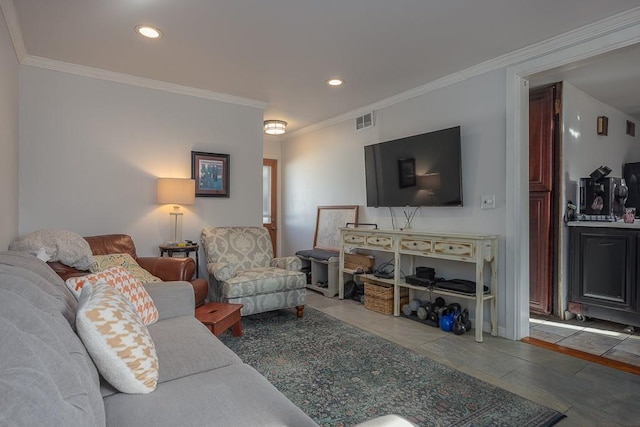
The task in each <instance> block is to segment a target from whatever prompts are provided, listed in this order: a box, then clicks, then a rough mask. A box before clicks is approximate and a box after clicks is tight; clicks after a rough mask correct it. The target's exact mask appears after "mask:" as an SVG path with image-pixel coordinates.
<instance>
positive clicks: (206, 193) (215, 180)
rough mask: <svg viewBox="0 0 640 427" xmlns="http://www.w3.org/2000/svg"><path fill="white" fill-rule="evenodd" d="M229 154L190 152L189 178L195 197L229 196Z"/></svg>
mask: <svg viewBox="0 0 640 427" xmlns="http://www.w3.org/2000/svg"><path fill="white" fill-rule="evenodd" d="M229 157H230V156H229V155H228V154H219V153H205V152H202V151H192V152H191V178H192V179H194V180H195V181H196V197H229V196H230V194H229V187H230V182H229Z"/></svg>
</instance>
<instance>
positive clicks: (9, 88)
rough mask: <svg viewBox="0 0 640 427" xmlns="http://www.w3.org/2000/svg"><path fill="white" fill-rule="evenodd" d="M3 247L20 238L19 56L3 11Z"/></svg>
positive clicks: (0, 183)
mask: <svg viewBox="0 0 640 427" xmlns="http://www.w3.org/2000/svg"><path fill="white" fill-rule="evenodd" d="M0 70H2V71H0V206H2V214H0V250H6V249H7V247H8V246H9V243H11V242H12V241H13V240H14V239H15V238H16V237H18V70H19V66H18V59H17V57H16V54H15V52H14V50H13V44H12V43H11V38H10V37H9V31H8V30H7V26H6V23H5V21H4V18H3V17H2V12H1V11H0Z"/></svg>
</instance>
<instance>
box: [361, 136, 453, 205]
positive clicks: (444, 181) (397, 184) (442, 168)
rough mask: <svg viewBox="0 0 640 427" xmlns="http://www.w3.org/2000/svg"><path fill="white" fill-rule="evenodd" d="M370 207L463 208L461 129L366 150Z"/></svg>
mask: <svg viewBox="0 0 640 427" xmlns="http://www.w3.org/2000/svg"><path fill="white" fill-rule="evenodd" d="M364 159H365V174H366V186H367V206H372V207H380V206H384V207H387V206H389V207H393V206H462V159H461V147H460V126H456V127H452V128H449V129H443V130H439V131H435V132H429V133H423V134H420V135H414V136H409V137H406V138H401V139H395V140H393V141H387V142H381V143H378V144H373V145H367V146H365V147H364Z"/></svg>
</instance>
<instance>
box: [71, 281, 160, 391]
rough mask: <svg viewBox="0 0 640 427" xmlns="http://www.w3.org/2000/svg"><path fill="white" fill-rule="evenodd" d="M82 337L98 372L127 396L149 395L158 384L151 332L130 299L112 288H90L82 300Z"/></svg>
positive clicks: (79, 317)
mask: <svg viewBox="0 0 640 427" xmlns="http://www.w3.org/2000/svg"><path fill="white" fill-rule="evenodd" d="M76 325H77V328H78V335H79V336H80V339H81V340H82V343H83V344H84V346H85V347H86V348H87V351H88V352H89V354H90V355H91V358H92V359H93V361H94V362H95V364H96V367H97V368H98V371H100V374H102V376H103V377H104V379H105V380H107V381H108V382H109V383H110V384H111V385H112V386H114V387H115V388H116V389H118V390H120V391H121V392H123V393H139V394H146V393H150V392H152V391H153V390H155V389H156V385H157V383H158V356H157V354H156V348H155V345H154V343H153V340H152V339H151V335H150V334H149V330H148V329H147V327H146V326H145V325H144V324H143V323H142V321H141V320H140V316H138V313H137V312H136V311H135V309H134V308H133V307H131V304H129V301H127V298H126V297H125V296H124V295H122V294H121V293H120V292H118V291H117V290H115V289H114V288H113V287H111V286H110V285H109V284H107V283H106V282H103V281H98V282H96V283H95V284H86V285H85V286H83V287H82V293H81V295H80V299H79V300H78V314H77V315H76Z"/></svg>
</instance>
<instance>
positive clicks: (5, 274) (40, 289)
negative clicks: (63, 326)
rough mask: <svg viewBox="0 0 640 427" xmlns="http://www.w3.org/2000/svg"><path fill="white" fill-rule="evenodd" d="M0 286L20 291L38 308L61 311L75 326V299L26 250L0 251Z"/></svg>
mask: <svg viewBox="0 0 640 427" xmlns="http://www.w3.org/2000/svg"><path fill="white" fill-rule="evenodd" d="M0 274H2V280H1V282H0V287H2V288H4V289H7V290H13V291H14V292H16V293H18V294H21V295H23V296H24V297H25V298H27V299H28V300H29V301H31V303H32V304H34V305H35V306H36V307H38V308H39V309H41V310H44V311H47V312H50V313H52V314H55V313H58V314H61V315H62V316H63V317H64V318H65V319H67V321H68V322H69V324H70V325H71V327H72V328H75V322H76V308H77V302H76V299H75V298H74V297H73V295H72V294H71V292H70V291H69V289H67V287H66V286H65V284H64V282H63V281H62V279H61V278H60V276H58V275H57V274H56V273H55V272H54V271H53V270H52V269H51V268H50V267H49V266H48V265H47V264H46V263H44V262H43V261H41V260H39V259H38V258H36V257H35V256H33V255H31V254H28V253H26V252H16V251H5V252H0Z"/></svg>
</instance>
